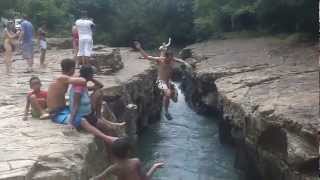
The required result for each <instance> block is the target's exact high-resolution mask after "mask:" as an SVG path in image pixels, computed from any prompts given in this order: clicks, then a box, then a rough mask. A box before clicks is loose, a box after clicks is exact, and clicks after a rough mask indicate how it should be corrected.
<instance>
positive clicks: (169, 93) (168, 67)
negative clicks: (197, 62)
mask: <svg viewBox="0 0 320 180" xmlns="http://www.w3.org/2000/svg"><path fill="white" fill-rule="evenodd" d="M134 43H135V47H136V49H138V50H139V51H140V53H141V54H142V56H143V57H144V59H148V60H151V61H156V62H157V63H158V80H157V86H158V88H159V89H160V90H162V91H163V93H164V96H163V104H164V112H165V117H166V118H167V119H168V120H171V119H172V116H171V115H170V113H169V110H168V109H169V104H170V99H171V98H172V99H175V98H174V97H175V96H176V93H177V92H176V91H175V90H174V88H172V83H171V78H172V72H173V63H174V62H180V63H183V64H185V65H187V66H189V65H188V64H187V63H186V62H185V61H183V60H180V59H177V58H175V57H174V56H173V53H172V52H171V51H168V50H165V51H164V56H160V57H153V56H149V54H147V53H146V52H145V51H144V50H143V49H142V47H141V44H140V43H139V42H138V41H135V42H134Z"/></svg>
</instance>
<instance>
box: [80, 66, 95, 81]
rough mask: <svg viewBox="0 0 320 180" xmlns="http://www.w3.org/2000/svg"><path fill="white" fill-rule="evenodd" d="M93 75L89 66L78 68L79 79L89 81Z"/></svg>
mask: <svg viewBox="0 0 320 180" xmlns="http://www.w3.org/2000/svg"><path fill="white" fill-rule="evenodd" d="M93 74H94V70H93V68H92V66H91V65H83V66H81V68H80V77H83V78H85V79H87V80H88V79H90V78H91V77H92V76H93Z"/></svg>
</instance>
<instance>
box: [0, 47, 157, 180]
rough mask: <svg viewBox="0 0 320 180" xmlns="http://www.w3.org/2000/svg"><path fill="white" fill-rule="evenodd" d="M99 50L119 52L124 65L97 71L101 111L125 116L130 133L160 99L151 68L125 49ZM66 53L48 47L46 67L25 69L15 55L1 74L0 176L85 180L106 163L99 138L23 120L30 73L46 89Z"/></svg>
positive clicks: (147, 118) (48, 123) (119, 117)
mask: <svg viewBox="0 0 320 180" xmlns="http://www.w3.org/2000/svg"><path fill="white" fill-rule="evenodd" d="M101 49H102V51H100V50H98V52H96V53H97V54H100V57H102V56H103V55H105V57H117V58H119V56H121V62H122V63H123V65H124V67H125V68H122V69H118V70H117V71H115V72H113V74H112V75H97V78H98V79H99V80H101V81H102V82H103V83H104V85H105V87H104V89H102V91H101V92H102V93H103V95H104V98H105V100H106V101H109V103H110V106H107V105H106V104H105V105H104V106H105V107H104V110H105V111H104V112H105V115H106V117H108V118H109V119H110V118H111V117H112V118H111V119H112V120H114V121H117V120H118V121H127V123H128V128H127V130H128V133H129V134H130V135H131V136H135V135H136V134H137V132H138V130H139V129H141V128H144V127H146V126H147V125H148V123H149V121H150V120H151V118H154V117H157V116H158V115H159V113H160V108H161V98H160V96H159V93H158V91H157V90H155V88H154V87H153V82H154V81H155V80H156V73H155V70H154V68H153V67H152V66H151V64H149V62H148V61H143V60H139V59H138V57H139V56H138V54H137V53H134V52H131V51H130V50H129V49H127V48H119V49H118V50H113V49H112V48H109V49H108V48H101ZM114 52H117V53H118V54H116V55H114V54H113V53H114ZM68 57H69V58H71V57H72V53H71V50H49V51H48V54H47V60H46V61H47V63H48V67H47V68H46V70H41V71H40V70H38V71H37V72H34V73H33V74H25V73H23V71H24V70H25V69H24V68H25V67H26V63H25V62H24V61H22V60H20V59H21V57H18V56H16V57H15V59H16V60H15V63H14V70H13V71H14V73H13V74H12V75H11V76H6V75H5V74H4V73H2V74H1V77H2V78H1V81H0V89H1V92H2V94H1V96H0V104H1V106H0V117H1V121H0V138H1V141H0V180H29V179H34V180H53V179H56V180H70V179H75V180H87V179H88V178H89V177H90V176H92V175H94V174H96V173H97V172H98V171H101V170H102V169H103V168H105V167H106V166H107V165H108V163H109V162H110V161H109V158H110V157H109V156H108V154H107V153H106V152H107V150H106V148H105V146H104V144H103V142H102V141H101V140H99V139H97V138H94V137H93V136H92V135H90V134H87V133H85V132H80V133H79V132H75V131H72V130H70V129H68V128H66V127H65V126H62V125H58V124H54V123H52V122H51V121H50V120H45V121H40V120H36V119H32V118H29V120H28V121H22V115H23V110H24V106H25V95H26V93H27V92H28V91H29V84H28V80H29V78H30V77H31V76H32V75H34V76H39V77H40V78H41V80H42V82H43V89H46V88H47V86H48V84H49V83H50V82H51V81H52V79H53V78H54V77H55V76H56V75H57V74H59V73H60V65H59V62H60V60H62V59H63V58H68ZM38 59H39V55H38V54H37V55H36V57H35V61H36V67H35V69H39V65H38ZM111 59H112V58H111ZM118 60H119V59H118ZM118 60H116V62H117V63H118V62H119V61H118ZM98 61H104V58H100V59H99V60H98ZM106 62H109V61H106ZM99 63H102V64H104V63H105V62H99ZM3 67H4V65H3ZM126 67H128V68H126ZM2 72H4V71H2ZM110 110H111V111H110ZM146 112H148V113H146Z"/></svg>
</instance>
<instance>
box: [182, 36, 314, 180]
mask: <svg viewBox="0 0 320 180" xmlns="http://www.w3.org/2000/svg"><path fill="white" fill-rule="evenodd" d="M316 49H317V47H316V46H315V45H312V44H308V43H287V42H286V41H282V40H279V39H274V38H252V39H227V40H217V41H208V42H204V43H199V44H195V45H192V46H189V47H187V48H186V49H184V50H183V51H182V53H181V55H182V57H184V58H185V59H186V60H187V61H189V62H190V63H191V64H192V65H193V66H194V71H193V72H191V73H190V72H189V73H185V77H186V78H185V81H184V82H185V83H184V88H185V90H186V92H187V98H188V100H189V102H191V104H192V106H193V107H194V108H195V109H197V110H198V111H202V112H211V113H212V112H214V113H216V114H219V115H220V117H221V120H220V122H219V124H220V137H221V140H222V142H233V143H234V144H235V145H236V149H237V159H236V166H237V167H238V168H240V169H243V170H244V171H245V172H247V173H246V174H247V178H246V179H253V180H257V179H261V180H271V179H272V180H316V179H317V175H316V169H317V168H318V163H317V161H318V157H319V154H318V146H319V145H318V143H317V141H316V131H317V129H319V127H320V120H319V69H318V64H317V59H318V54H317V51H316Z"/></svg>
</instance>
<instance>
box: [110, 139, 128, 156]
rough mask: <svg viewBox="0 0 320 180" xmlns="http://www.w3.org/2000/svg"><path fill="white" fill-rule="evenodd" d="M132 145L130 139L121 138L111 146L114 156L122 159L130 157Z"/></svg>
mask: <svg viewBox="0 0 320 180" xmlns="http://www.w3.org/2000/svg"><path fill="white" fill-rule="evenodd" d="M130 149H131V144H130V141H129V138H119V139H117V140H115V141H114V142H113V143H112V144H111V151H112V153H113V155H114V156H115V157H117V158H120V159H125V158H127V157H128V155H129V151H130Z"/></svg>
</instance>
